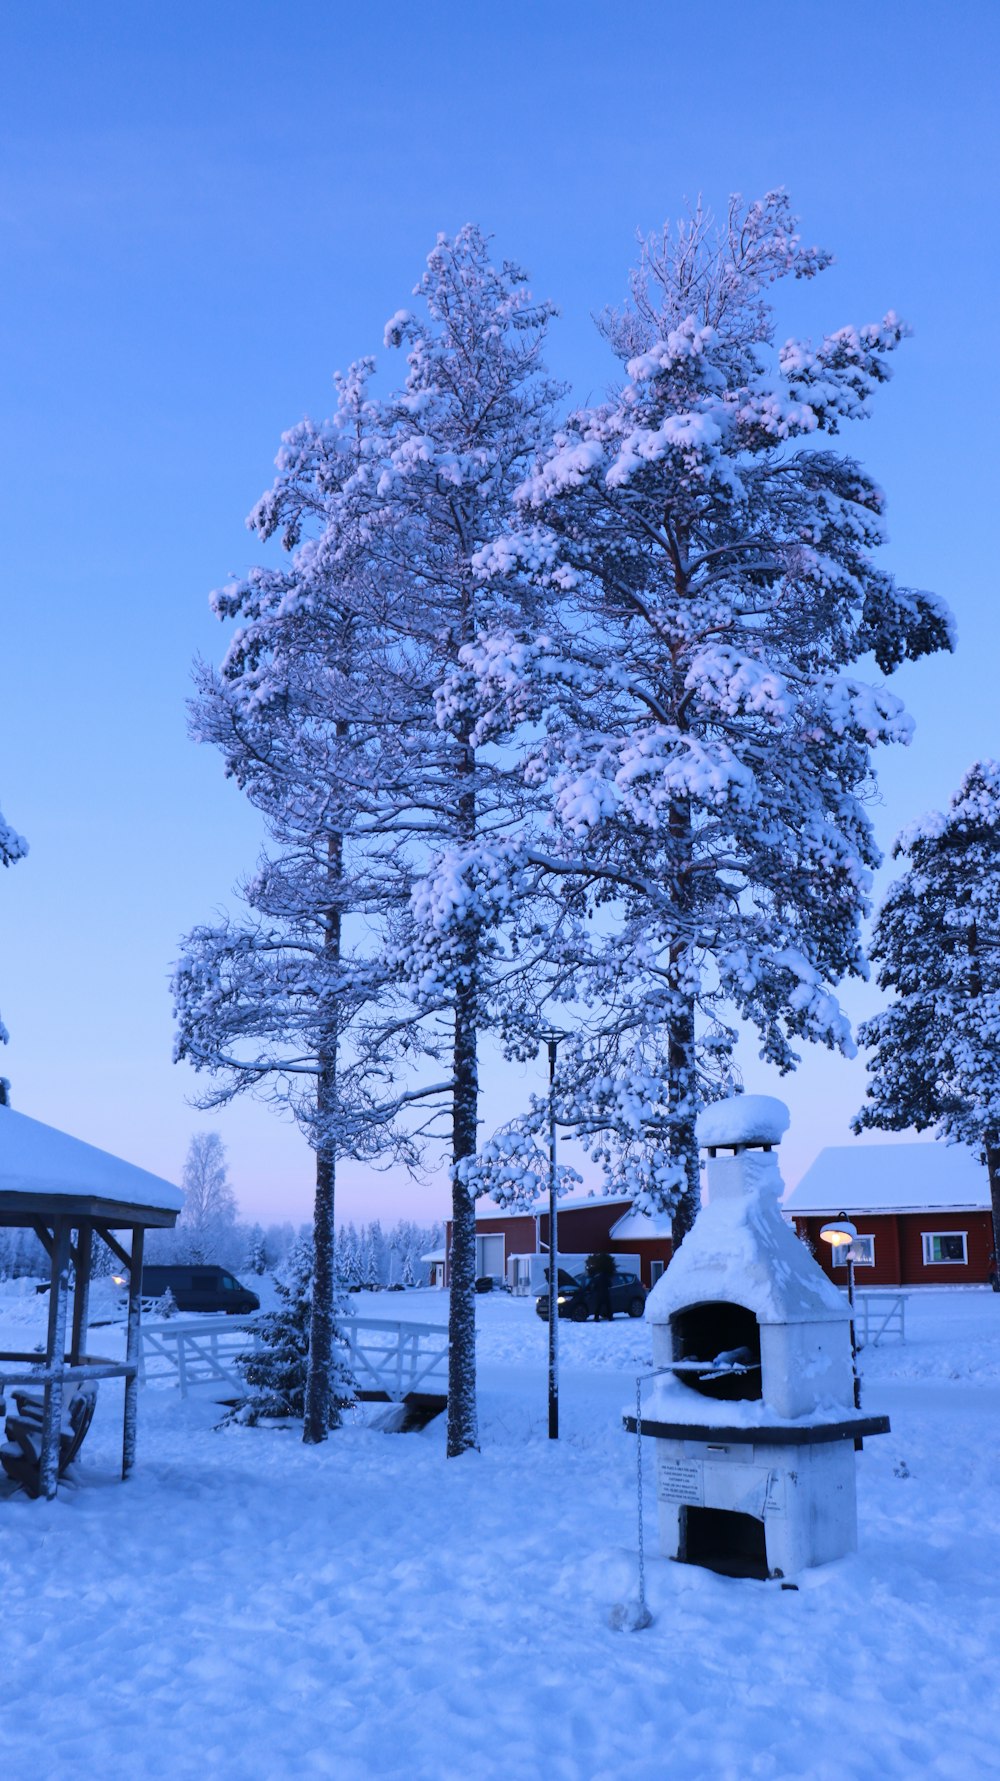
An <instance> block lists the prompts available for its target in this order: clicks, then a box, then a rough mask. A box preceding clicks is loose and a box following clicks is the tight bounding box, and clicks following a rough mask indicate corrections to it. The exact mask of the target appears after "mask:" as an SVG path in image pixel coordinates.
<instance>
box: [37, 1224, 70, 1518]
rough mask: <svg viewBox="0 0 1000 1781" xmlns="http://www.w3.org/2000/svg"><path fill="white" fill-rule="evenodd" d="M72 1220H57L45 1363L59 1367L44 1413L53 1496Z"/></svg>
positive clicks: (45, 1480) (47, 1481) (46, 1490)
mask: <svg viewBox="0 0 1000 1781" xmlns="http://www.w3.org/2000/svg"><path fill="white" fill-rule="evenodd" d="M69 1251H70V1223H69V1219H68V1218H60V1219H57V1221H56V1226H55V1232H54V1237H53V1244H52V1273H51V1285H50V1287H49V1328H48V1340H47V1344H46V1353H45V1365H46V1367H47V1368H55V1369H57V1371H56V1375H55V1377H54V1378H52V1379H47V1380H46V1382H45V1409H44V1412H43V1416H42V1460H41V1480H40V1482H41V1491H40V1494H41V1495H42V1496H43V1497H48V1498H49V1499H50V1500H51V1498H52V1497H54V1496H55V1494H56V1487H57V1485H58V1483H59V1435H60V1430H61V1428H62V1408H63V1382H62V1371H63V1367H64V1365H65V1361H64V1355H65V1351H66V1307H67V1303H68V1300H69V1259H70V1254H69Z"/></svg>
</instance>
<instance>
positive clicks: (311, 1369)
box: [302, 1144, 340, 1444]
mask: <svg viewBox="0 0 1000 1781" xmlns="http://www.w3.org/2000/svg"><path fill="white" fill-rule="evenodd" d="M336 1179H337V1169H336V1162H335V1160H334V1157H333V1156H332V1155H331V1154H330V1153H329V1151H328V1150H327V1149H326V1147H325V1146H323V1145H322V1144H321V1145H320V1147H319V1149H318V1150H317V1151H316V1197H315V1201H314V1204H313V1279H312V1305H311V1307H310V1312H309V1357H308V1360H307V1361H306V1389H305V1413H304V1421H303V1427H302V1439H303V1441H305V1442H307V1443H308V1444H313V1443H316V1442H319V1441H325V1440H326V1437H327V1434H328V1432H329V1430H330V1427H331V1424H332V1425H333V1426H336V1424H337V1423H338V1422H339V1421H340V1416H339V1413H338V1412H337V1410H336V1409H335V1408H332V1398H331V1392H330V1357H331V1355H332V1353H333V1290H334V1281H333V1212H334V1193H335V1188H336Z"/></svg>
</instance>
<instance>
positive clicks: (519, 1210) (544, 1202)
mask: <svg viewBox="0 0 1000 1781" xmlns="http://www.w3.org/2000/svg"><path fill="white" fill-rule="evenodd" d="M631 1204H632V1196H631V1194H601V1193H589V1194H571V1195H570V1196H569V1197H568V1198H567V1199H565V1200H560V1201H559V1205H558V1210H559V1213H560V1215H561V1214H562V1213H563V1212H583V1211H586V1210H590V1211H594V1210H595V1209H596V1208H597V1207H598V1206H610V1207H614V1206H620V1207H621V1208H622V1211H625V1210H626V1209H627V1208H628V1207H629V1206H631ZM548 1210H549V1196H548V1194H542V1195H541V1197H540V1198H539V1199H537V1200H535V1202H534V1204H533V1205H531V1206H497V1205H496V1204H495V1203H494V1201H493V1200H477V1202H476V1218H477V1220H478V1219H481V1218H538V1217H539V1216H541V1217H542V1218H545V1217H547V1216H548Z"/></svg>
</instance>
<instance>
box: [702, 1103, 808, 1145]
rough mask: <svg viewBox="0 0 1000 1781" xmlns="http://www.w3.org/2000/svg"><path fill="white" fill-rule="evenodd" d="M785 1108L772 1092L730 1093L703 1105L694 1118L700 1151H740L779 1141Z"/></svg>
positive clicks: (786, 1121)
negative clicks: (721, 1098)
mask: <svg viewBox="0 0 1000 1781" xmlns="http://www.w3.org/2000/svg"><path fill="white" fill-rule="evenodd" d="M788 1124H789V1116H788V1108H787V1107H786V1106H785V1103H784V1101H778V1100H776V1099H775V1097H774V1096H773V1095H730V1096H729V1097H728V1099H726V1100H725V1101H712V1102H711V1104H710V1105H709V1106H708V1107H703V1108H702V1110H701V1112H700V1113H699V1115H698V1120H697V1126H696V1131H697V1138H698V1145H699V1148H700V1149H701V1150H743V1149H745V1148H746V1147H747V1146H748V1145H752V1146H766V1147H768V1148H769V1147H770V1146H771V1145H772V1144H780V1143H781V1140H782V1138H783V1137H784V1134H785V1133H786V1132H787V1130H788Z"/></svg>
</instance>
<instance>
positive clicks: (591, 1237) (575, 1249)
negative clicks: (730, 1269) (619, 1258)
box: [445, 1200, 671, 1286]
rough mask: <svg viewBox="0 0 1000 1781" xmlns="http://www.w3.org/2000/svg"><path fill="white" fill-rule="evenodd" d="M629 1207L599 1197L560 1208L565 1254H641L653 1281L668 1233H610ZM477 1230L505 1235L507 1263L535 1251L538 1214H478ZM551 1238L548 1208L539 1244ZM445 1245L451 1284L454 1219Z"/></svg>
mask: <svg viewBox="0 0 1000 1781" xmlns="http://www.w3.org/2000/svg"><path fill="white" fill-rule="evenodd" d="M626 1210H627V1208H626V1207H625V1206H623V1205H622V1203H621V1201H618V1202H617V1203H615V1204H611V1203H609V1204H607V1205H602V1204H601V1202H600V1201H599V1200H597V1201H595V1203H594V1205H593V1206H578V1207H576V1208H575V1209H573V1210H572V1211H566V1212H560V1214H559V1218H558V1234H559V1249H560V1252H561V1253H562V1254H563V1255H593V1254H594V1252H595V1250H599V1249H606V1250H607V1251H608V1252H609V1254H611V1255H638V1256H639V1257H640V1258H641V1260H640V1271H641V1275H642V1279H643V1282H644V1284H645V1285H646V1286H649V1285H650V1284H651V1275H650V1266H649V1264H650V1262H652V1261H661V1262H663V1263H664V1264H665V1263H667V1262H668V1261H669V1260H670V1254H671V1246H670V1238H669V1237H648V1238H642V1239H640V1240H638V1241H629V1239H628V1238H624V1239H622V1240H621V1241H617V1240H616V1239H615V1238H613V1237H612V1236H611V1234H610V1233H611V1227H612V1225H613V1224H617V1222H618V1220H619V1219H620V1218H621V1217H622V1216H623V1215H624V1213H625V1211H626ZM476 1233H477V1235H478V1236H490V1235H494V1234H497V1235H502V1236H503V1238H504V1265H505V1266H506V1263H507V1262H508V1261H509V1259H510V1257H511V1256H512V1255H534V1254H535V1253H536V1243H535V1214H534V1213H525V1214H524V1215H523V1216H516V1217H514V1218H501V1217H497V1218H477V1220H476ZM548 1242H549V1215H548V1212H540V1213H539V1214H538V1245H537V1247H538V1248H539V1250H540V1249H543V1248H545V1249H547V1248H548ZM445 1248H446V1250H447V1253H448V1262H447V1264H446V1267H445V1284H446V1285H448V1286H450V1285H451V1220H450V1219H449V1220H448V1223H447V1225H446V1226H445Z"/></svg>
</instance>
